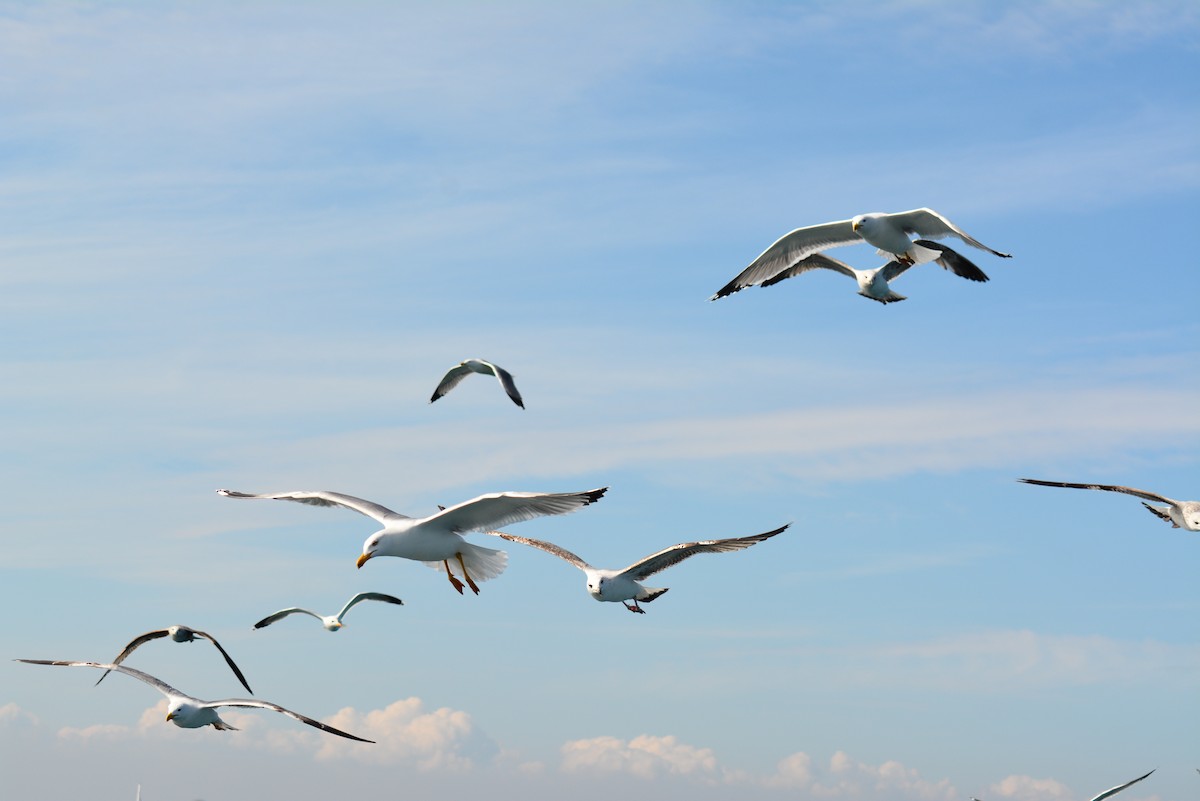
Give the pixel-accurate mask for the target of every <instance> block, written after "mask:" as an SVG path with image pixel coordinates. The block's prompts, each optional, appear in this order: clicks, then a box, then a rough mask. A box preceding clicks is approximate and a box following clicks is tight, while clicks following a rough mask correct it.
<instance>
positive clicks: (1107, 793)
mask: <svg viewBox="0 0 1200 801" xmlns="http://www.w3.org/2000/svg"><path fill="white" fill-rule="evenodd" d="M1154 770H1158V768H1155V769H1154ZM1154 770H1152V771H1150V773H1153V772H1154ZM1150 773H1147V774H1146V776H1149V775H1150ZM1146 776H1138V777H1137V778H1136V779H1134V780H1133V781H1131V782H1125V783H1124V784H1122V785H1119V786H1117V787H1113V788H1112V789H1109V790H1105V791H1104V792H1103V793H1101V794H1100V795H1098V796H1096V797H1095V798H1093V799H1092V801H1101V799H1104V798H1108V797H1109V796H1110V795H1116V794H1117V793H1119V792H1121V791H1122V790H1124V789H1125V788H1126V787H1128V786H1129V785H1131V784H1137V783H1138V782H1140V781H1141V780H1142V779H1144V778H1146Z"/></svg>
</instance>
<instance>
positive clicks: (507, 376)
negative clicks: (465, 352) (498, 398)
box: [484, 362, 525, 409]
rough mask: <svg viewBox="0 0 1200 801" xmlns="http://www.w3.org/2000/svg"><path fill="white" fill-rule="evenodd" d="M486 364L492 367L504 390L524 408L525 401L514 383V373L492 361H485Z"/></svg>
mask: <svg viewBox="0 0 1200 801" xmlns="http://www.w3.org/2000/svg"><path fill="white" fill-rule="evenodd" d="M484 364H486V365H487V366H488V367H491V368H492V372H493V373H495V374H496V378H498V379H499V380H500V386H502V387H504V392H505V393H506V394H507V395H508V397H509V398H511V399H512V402H513V403H515V404H517V405H518V406H520V407H521V408H522V409H524V408H525V401H523V400H521V393H520V392H517V385H516V384H515V383H513V377H512V373H510V372H508V371H507V370H505V369H504V368H503V367H500V366H498V365H495V364H492V363H491V362H484Z"/></svg>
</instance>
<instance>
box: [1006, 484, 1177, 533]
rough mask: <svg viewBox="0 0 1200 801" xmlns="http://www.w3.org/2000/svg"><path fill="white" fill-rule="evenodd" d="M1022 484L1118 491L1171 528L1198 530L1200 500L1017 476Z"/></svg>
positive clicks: (1100, 485)
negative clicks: (1153, 504)
mask: <svg viewBox="0 0 1200 801" xmlns="http://www.w3.org/2000/svg"><path fill="white" fill-rule="evenodd" d="M1017 480H1018V481H1020V482H1022V483H1024V484H1037V485H1038V486H1041V487H1069V488H1071V489H1086V490H1103V491H1104V492H1120V493H1124V494H1125V495H1132V496H1134V497H1135V498H1141V499H1142V506H1145V507H1146V509H1148V510H1149V511H1150V513H1151V514H1153V515H1154V516H1155V517H1157V518H1159V519H1160V520H1164V521H1166V522H1167V523H1170V524H1171V528H1182V529H1187V530H1188V531H1200V501H1177V500H1174V499H1173V498H1168V497H1167V496H1165V495H1159V494H1158V493H1157V492H1147V491H1146V490H1140V489H1134V488H1133V487H1122V486H1119V485H1117V484H1072V483H1069V482H1066V481H1041V480H1039V479H1036V478H1019V479H1017ZM1146 501H1154V502H1156V503H1162V504H1166V506H1151V505H1150V504H1148V503H1146Z"/></svg>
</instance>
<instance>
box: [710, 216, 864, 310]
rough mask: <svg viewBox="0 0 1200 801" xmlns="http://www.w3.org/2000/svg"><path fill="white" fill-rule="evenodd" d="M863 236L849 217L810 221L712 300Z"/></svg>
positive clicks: (737, 277)
mask: <svg viewBox="0 0 1200 801" xmlns="http://www.w3.org/2000/svg"><path fill="white" fill-rule="evenodd" d="M861 241H862V237H860V236H859V235H858V234H856V233H855V232H854V229H853V228H852V227H851V226H850V220H838V221H837V222H831V223H824V224H822V225H810V226H808V227H806V228H797V229H796V230H794V231H791V232H789V233H786V234H784V235H783V236H781V237H780V238H779V239H777V240H775V242H774V243H773V244H772V245H771V246H770V247H769V248H767V249H766V250H764V251H763V252H762V253H760V254H759V255H758V258H756V259H755V260H754V261H752V262H750V265H749V266H748V267H746V269H744V270H742V271H741V272H740V273H738V274H737V276H736V277H735V278H734V279H733V280H732V281H730V282H729V283H728V284H726V285H725V286H723V287H721V288H720V289H719V290H717V293H716V294H715V295H713V296H712V297H711V298H709V300H716V299H717V298H723V297H725V296H726V295H732V294H733V293H734V292H737V291H739V290H742V289H745V288H746V287H748V286H754V285H755V284H761V283H762V282H764V281H766V280H767V279H769V278H774V277H775V276H776V275H778V274H779V273H781V272H783V271H784V270H786V269H788V268H789V267H791V266H792V265H794V264H795V263H796V262H798V261H800V260H801V259H804V258H807V257H808V256H811V255H812V254H814V253H816V252H817V251H820V250H825V249H827V248H835V247H840V246H842V245H851V244H854V243H855V242H861Z"/></svg>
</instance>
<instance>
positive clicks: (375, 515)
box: [217, 487, 608, 595]
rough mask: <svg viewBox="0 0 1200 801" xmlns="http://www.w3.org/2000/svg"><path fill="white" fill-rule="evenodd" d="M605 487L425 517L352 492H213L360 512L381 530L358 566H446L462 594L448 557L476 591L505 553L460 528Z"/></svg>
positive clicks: (549, 507)
mask: <svg viewBox="0 0 1200 801" xmlns="http://www.w3.org/2000/svg"><path fill="white" fill-rule="evenodd" d="M607 491H608V487H601V488H600V489H594V490H588V491H587V492H557V493H549V492H493V493H490V494H488V495H480V496H479V497H478V498H473V499H472V500H469V501H466V502H464V503H460V504H458V505H456V506H451V507H449V508H447V509H442V510H441V511H439V512H437V513H436V514H432V515H430V516H428V517H416V518H414V517H408V516H407V515H402V514H400V513H399V512H393V511H392V510H391V509H388V508H387V507H386V506H381V505H379V504H377V503H373V502H371V501H365V500H363V499H362V498H355V497H354V496H353V495H343V494H342V493H340V492H329V491H328V490H314V491H311V492H308V491H300V492H277V493H273V494H266V495H253V494H250V493H246V492H235V491H233V490H226V489H219V490H217V492H218V493H219V494H221V495H224V496H226V497H229V498H268V499H273V500H279V501H297V502H299V503H307V504H312V505H314V506H341V507H344V508H346V509H352V510H354V511H355V512H358V513H359V514H364V515H366V516H367V517H370V518H372V519H374V520H376V521H377V522H379V523H381V524H383V528H382V529H380V530H379V531H377V532H375V533H374V534H372V535H371V536H370V537H367V541H366V542H364V543H363V549H362V556H360V557H358V566H359V567H362V566H363V565H364V564H366V563H367V560H368V559H373V558H374V557H376V556H399V557H401V558H403V559H413V560H415V561H418V562H424V563H425V564H426V565H428V566H429V567H432V568H434V569H435V570H445V571H446V576H447V577H448V578H449V579H450V584H451V585H453V586H454V589H456V590H458V592H459V594H460V595H461V594H462V591H463V583H462V582H461V581H459V580H458V578H457V577H456V576H455V575H454V572H453V570H452V569H451V567H450V560H451V559H453V560H455V561H456V562H458V566H459V568H461V570H462V574H463V578H464V579H465V580H466V582H467V586H469V587H470V588H471V592H473V593H475V594H476V595H478V594H479V587H478V586H477V585H476V583H475V582H476V581H486V580H487V579H491V578H495V577H496V576H498V575H500V574H501V573H502V572H504V567H505V565H506V563H507V562H508V554H506V553H504V551H497V550H493V549H491V548H483V547H480V546H478V545H475V544H473V543H470V542H467V541H466V540H464V539H463V538H462V536H461V535H462V534H463V533H464V532H470V531H486V530H488V529H493V528H500V527H502V526H507V525H509V524H511V523H519V522H521V521H523V520H532V519H533V518H535V517H543V516H545V515H561V514H566V513H568V512H574V511H575V510H577V509H582V508H583V507H584V506H587V505H588V504H591V503H595V502H596V501H598V500H600V498H601V497H602V496H603V495H604V493H605V492H607ZM472 574H474V575H472Z"/></svg>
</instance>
